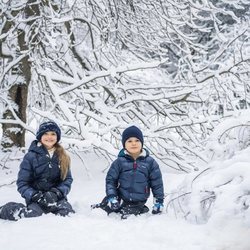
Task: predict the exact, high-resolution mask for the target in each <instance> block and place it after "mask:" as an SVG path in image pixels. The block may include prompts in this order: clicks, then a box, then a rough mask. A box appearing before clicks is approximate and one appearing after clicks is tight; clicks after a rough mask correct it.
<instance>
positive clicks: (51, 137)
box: [41, 131, 57, 149]
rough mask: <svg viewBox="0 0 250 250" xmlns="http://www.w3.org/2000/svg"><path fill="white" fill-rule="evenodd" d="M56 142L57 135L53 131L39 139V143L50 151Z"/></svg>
mask: <svg viewBox="0 0 250 250" xmlns="http://www.w3.org/2000/svg"><path fill="white" fill-rule="evenodd" d="M56 142H57V135H56V132H54V131H49V132H46V133H44V134H43V135H42V137H41V143H42V144H43V145H44V146H45V147H46V148H47V149H51V148H53V147H54V145H55V144H56Z"/></svg>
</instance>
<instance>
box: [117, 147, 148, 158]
mask: <svg viewBox="0 0 250 250" xmlns="http://www.w3.org/2000/svg"><path fill="white" fill-rule="evenodd" d="M147 156H149V151H148V150H147V149H146V148H143V149H142V152H141V154H140V155H139V156H138V158H141V157H142V158H146V157H147ZM118 157H129V158H131V159H132V157H131V156H130V154H129V153H128V151H127V150H126V149H124V148H123V149H122V150H120V152H119V154H118Z"/></svg>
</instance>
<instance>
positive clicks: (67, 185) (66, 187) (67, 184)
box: [56, 169, 73, 197]
mask: <svg viewBox="0 0 250 250" xmlns="http://www.w3.org/2000/svg"><path fill="white" fill-rule="evenodd" d="M72 182H73V178H72V174H71V170H70V169H69V171H68V173H67V176H66V178H65V179H64V180H63V181H61V182H60V183H59V185H58V186H57V187H56V188H57V189H58V190H60V191H61V193H62V194H63V196H64V197H66V196H67V195H68V193H69V192H70V189H71V184H72Z"/></svg>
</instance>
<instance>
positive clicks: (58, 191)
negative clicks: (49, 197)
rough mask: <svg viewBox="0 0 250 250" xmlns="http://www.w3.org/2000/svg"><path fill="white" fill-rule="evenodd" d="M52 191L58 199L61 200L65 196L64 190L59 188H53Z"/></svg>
mask: <svg viewBox="0 0 250 250" xmlns="http://www.w3.org/2000/svg"><path fill="white" fill-rule="evenodd" d="M50 191H51V192H53V193H55V194H56V196H57V198H58V200H61V199H62V198H63V197H64V196H63V194H62V192H61V191H60V190H59V189H57V188H51V189H50Z"/></svg>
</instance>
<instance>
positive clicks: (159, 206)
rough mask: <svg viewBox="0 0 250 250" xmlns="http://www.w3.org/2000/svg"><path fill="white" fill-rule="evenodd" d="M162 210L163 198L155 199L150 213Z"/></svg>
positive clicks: (157, 212) (158, 212)
mask: <svg viewBox="0 0 250 250" xmlns="http://www.w3.org/2000/svg"><path fill="white" fill-rule="evenodd" d="M162 210H163V200H161V199H157V200H155V202H154V206H153V210H152V214H160V213H161V212H162Z"/></svg>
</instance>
